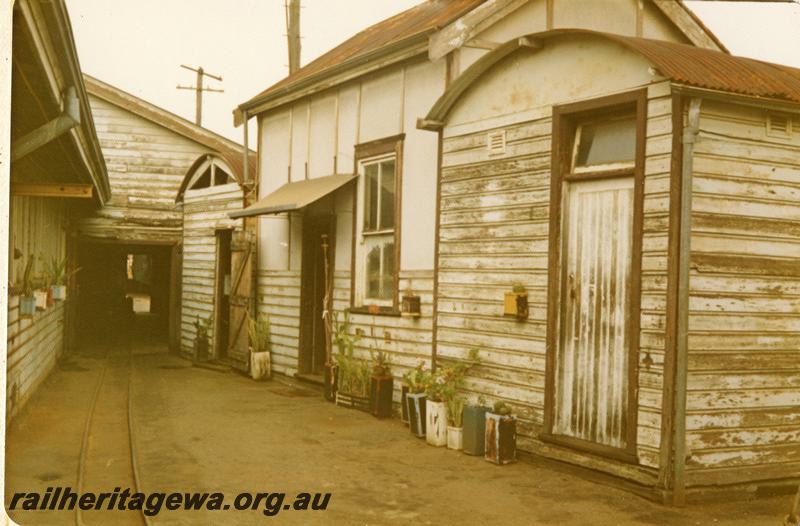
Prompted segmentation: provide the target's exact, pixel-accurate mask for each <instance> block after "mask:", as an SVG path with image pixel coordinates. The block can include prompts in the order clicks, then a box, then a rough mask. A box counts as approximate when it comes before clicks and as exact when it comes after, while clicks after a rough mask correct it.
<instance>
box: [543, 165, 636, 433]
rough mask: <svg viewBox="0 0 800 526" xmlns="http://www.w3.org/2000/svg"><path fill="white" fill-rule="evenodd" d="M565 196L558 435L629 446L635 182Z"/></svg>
mask: <svg viewBox="0 0 800 526" xmlns="http://www.w3.org/2000/svg"><path fill="white" fill-rule="evenodd" d="M565 190H566V197H565V200H564V210H563V215H562V218H563V225H562V233H563V245H562V254H563V256H562V257H563V259H562V280H561V283H562V286H561V303H560V305H561V311H560V325H561V330H560V331H559V332H560V336H561V337H560V342H559V346H558V347H559V348H558V353H557V360H556V373H555V378H556V383H555V388H556V396H555V404H556V405H555V414H554V422H553V432H554V434H558V435H565V436H568V437H572V438H577V439H580V440H584V441H588V442H592V443H596V444H600V445H603V446H608V447H612V448H626V447H627V446H628V444H627V443H626V440H627V438H626V437H627V436H628V422H629V421H630V420H631V419H630V415H629V414H628V412H629V404H628V402H629V396H630V394H629V387H630V383H631V379H630V373H629V363H628V359H629V358H628V357H629V355H630V352H629V351H630V346H631V342H630V330H629V328H630V327H629V324H630V312H631V286H630V284H631V268H632V265H631V262H632V250H633V213H634V178H633V177H618V178H612V179H603V180H594V181H591V180H590V181H580V182H571V183H567V185H566V188H565Z"/></svg>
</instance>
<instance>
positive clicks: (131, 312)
mask: <svg viewBox="0 0 800 526" xmlns="http://www.w3.org/2000/svg"><path fill="white" fill-rule="evenodd" d="M175 252H176V251H175V250H174V247H173V246H172V245H164V244H158V245H152V244H126V243H116V242H94V241H82V242H81V243H80V245H79V249H78V266H79V268H80V271H79V272H78V274H77V282H78V319H77V322H78V328H79V336H80V340H81V342H82V343H102V342H106V341H111V340H114V337H116V336H119V335H120V334H128V335H129V336H130V337H131V338H134V339H135V340H136V343H137V344H139V345H145V346H148V347H152V348H153V349H156V350H163V351H166V350H168V348H169V345H170V342H171V341H172V336H173V335H172V334H171V332H172V331H173V330H175V323H173V321H172V320H173V319H174V318H176V317H177V311H176V307H177V305H176V302H175V301H173V298H175V297H176V294H177V290H175V287H176V286H177V282H178V279H177V276H176V275H175V265H174V264H173V258H174V257H175Z"/></svg>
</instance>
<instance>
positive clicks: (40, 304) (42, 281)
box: [33, 272, 50, 310]
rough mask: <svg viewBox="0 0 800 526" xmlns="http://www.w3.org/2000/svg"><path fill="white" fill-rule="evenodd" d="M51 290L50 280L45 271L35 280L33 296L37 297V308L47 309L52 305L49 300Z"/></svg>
mask: <svg viewBox="0 0 800 526" xmlns="http://www.w3.org/2000/svg"><path fill="white" fill-rule="evenodd" d="M49 291H50V280H49V278H48V276H47V273H46V272H45V273H43V274H40V275H39V276H38V277H37V278H36V280H34V291H33V297H34V298H36V309H37V310H47V307H49V306H50V302H49V301H48V299H49V296H50V294H49Z"/></svg>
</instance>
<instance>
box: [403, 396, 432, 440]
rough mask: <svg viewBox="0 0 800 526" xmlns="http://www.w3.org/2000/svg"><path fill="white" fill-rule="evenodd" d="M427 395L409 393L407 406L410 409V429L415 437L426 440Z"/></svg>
mask: <svg viewBox="0 0 800 526" xmlns="http://www.w3.org/2000/svg"><path fill="white" fill-rule="evenodd" d="M426 398H427V395H426V394H425V393H408V394H407V395H406V406H407V408H408V427H409V429H410V430H411V432H412V433H413V434H414V436H416V437H418V438H425V406H426V404H425V399H426Z"/></svg>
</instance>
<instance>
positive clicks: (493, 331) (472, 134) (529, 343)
mask: <svg viewBox="0 0 800 526" xmlns="http://www.w3.org/2000/svg"><path fill="white" fill-rule="evenodd" d="M587 64H590V65H593V66H592V67H587ZM653 80H654V79H653V78H652V77H651V76H650V74H649V73H648V64H647V63H646V62H644V61H643V60H642V59H641V58H640V57H639V56H638V55H635V54H632V53H630V52H629V51H627V50H625V49H623V48H622V47H620V46H617V45H615V44H609V43H606V42H602V41H599V40H597V39H583V38H577V39H572V40H570V41H561V42H557V43H554V44H552V45H549V46H547V47H546V48H544V49H543V50H541V51H539V52H537V53H533V54H529V53H526V52H522V53H518V54H516V55H512V56H510V57H509V58H507V59H506V60H505V61H504V62H501V63H500V64H498V65H497V66H496V68H495V69H493V70H492V71H490V72H489V73H488V74H486V75H484V78H482V79H481V81H480V82H479V83H477V84H476V85H474V86H473V87H472V88H470V90H469V91H468V92H467V93H466V94H465V95H464V96H463V98H462V100H460V101H459V102H458V103H457V105H456V107H455V108H454V109H453V111H452V112H451V114H450V117H449V120H448V122H447V123H446V125H445V130H444V137H445V139H444V145H443V172H442V190H441V193H442V200H441V217H440V221H441V230H440V237H439V239H440V250H439V314H438V319H437V327H438V328H437V356H441V357H444V358H447V357H450V358H454V359H463V358H465V357H466V356H467V353H468V351H469V349H471V348H473V347H476V346H478V347H480V348H481V356H482V359H483V362H482V363H481V365H480V366H478V367H476V368H474V369H473V370H472V371H471V372H470V373H469V376H468V381H467V391H468V394H469V397H470V398H471V399H473V400H474V399H476V398H477V397H478V396H479V395H483V396H485V397H486V398H487V399H488V400H490V401H493V400H504V401H506V402H507V403H509V404H510V405H511V406H512V407H513V409H514V412H515V414H517V415H518V417H519V424H518V433H519V436H518V444H519V447H520V448H521V449H524V450H528V451H534V452H538V453H542V454H545V455H553V456H557V457H558V458H560V459H563V460H569V461H573V462H576V463H580V464H584V465H587V466H589V467H592V468H594V469H598V470H604V471H608V472H611V473H614V474H617V475H621V476H625V477H628V478H631V479H633V480H636V481H638V482H640V483H644V484H648V485H653V484H654V483H655V475H656V473H657V472H656V468H658V466H659V454H660V453H659V451H660V449H659V448H660V437H661V407H662V389H663V359H664V348H665V325H664V319H665V311H666V307H665V305H666V293H667V292H666V291H667V287H666V276H667V264H666V262H667V236H668V230H667V229H668V221H667V215H668V210H669V170H670V151H671V140H672V135H671V131H672V130H671V99H670V90H669V84H668V83H666V82H657V83H653ZM531 86H536V89H535V90H534V89H531V88H530V87H531ZM641 87H647V89H648V123H647V141H646V160H645V183H644V193H645V196H644V240H643V261H642V312H641V331H640V360H639V361H640V363H641V362H642V361H644V358H645V357H648V358H649V359H648V360H647V361H652V364H651V365H650V366H649V367H640V372H639V385H638V406H639V409H638V427H637V434H638V439H637V451H636V453H637V457H638V463H639V466H626V465H623V464H621V463H615V462H614V461H611V460H602V459H600V458H599V457H598V458H594V459H593V458H591V457H588V456H586V455H582V454H580V453H574V452H569V451H565V450H563V448H557V447H555V446H552V445H549V444H547V443H544V442H541V441H539V440H538V438H537V437H538V435H539V434H540V433H541V432H542V430H543V427H542V426H543V423H544V418H543V417H544V396H545V357H546V343H545V338H546V327H547V292H548V291H547V274H548V239H549V237H548V236H549V220H550V218H549V204H550V155H551V133H552V122H551V121H552V106H553V105H554V104H560V103H566V102H575V101H578V100H585V99H591V98H595V97H600V96H604V95H610V94H613V93H619V92H623V91H629V90H632V89H637V88H641ZM495 130H504V131H505V133H506V140H507V145H506V151H505V153H502V154H490V153H489V151H488V148H487V134H488V132H489V131H495ZM515 283H521V284H523V285H525V287H526V288H527V290H528V293H529V301H530V305H531V314H530V317H529V319H528V320H527V321H525V322H516V321H514V320H510V319H509V318H505V317H504V316H503V293H504V292H506V291H510V290H511V287H512V286H513V285H514V284H515Z"/></svg>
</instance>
